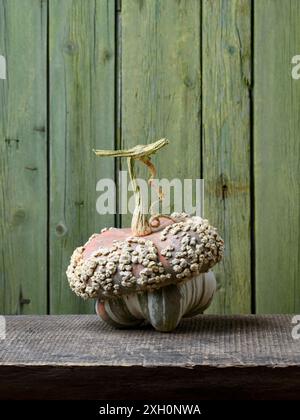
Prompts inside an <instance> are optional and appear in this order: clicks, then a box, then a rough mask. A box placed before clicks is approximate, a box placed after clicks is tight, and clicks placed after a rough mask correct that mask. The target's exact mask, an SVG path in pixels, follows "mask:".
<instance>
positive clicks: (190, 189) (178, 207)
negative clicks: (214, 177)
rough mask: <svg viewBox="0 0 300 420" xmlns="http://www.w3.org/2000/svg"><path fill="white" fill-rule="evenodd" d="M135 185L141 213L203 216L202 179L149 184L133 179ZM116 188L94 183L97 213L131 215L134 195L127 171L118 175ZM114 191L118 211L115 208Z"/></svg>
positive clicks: (110, 181) (107, 182)
mask: <svg viewBox="0 0 300 420" xmlns="http://www.w3.org/2000/svg"><path fill="white" fill-rule="evenodd" d="M136 182H137V184H138V187H139V191H140V194H141V197H142V203H143V206H142V213H144V214H148V213H149V210H150V211H151V213H152V214H158V213H163V214H169V213H172V212H178V213H181V212H185V213H188V214H190V215H196V216H202V217H203V214H204V211H203V206H204V180H203V179H183V180H181V179H179V178H173V179H171V180H169V179H166V178H163V179H152V180H151V183H149V182H147V181H146V180H144V179H140V178H137V179H136ZM118 185H119V188H118V189H117V186H116V183H115V181H114V180H113V179H110V178H104V179H100V180H99V181H98V182H97V185H96V190H97V191H98V192H99V193H100V194H99V196H98V198H97V201H96V210H97V212H98V213H99V214H101V215H103V214H116V213H117V212H118V213H119V214H128V213H130V214H132V213H133V212H134V209H135V196H134V195H133V194H131V193H132V191H133V189H132V185H131V184H130V183H129V182H128V173H127V171H120V172H119V182H118ZM117 191H118V208H117ZM130 194H131V195H130Z"/></svg>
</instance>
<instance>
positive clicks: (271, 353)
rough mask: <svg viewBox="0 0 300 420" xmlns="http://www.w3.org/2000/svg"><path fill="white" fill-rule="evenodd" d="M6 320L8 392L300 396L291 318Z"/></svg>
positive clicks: (1, 386) (299, 357) (24, 395)
mask: <svg viewBox="0 0 300 420" xmlns="http://www.w3.org/2000/svg"><path fill="white" fill-rule="evenodd" d="M6 326H7V328H6V339H5V340H3V341H2V342H1V347H0V375H1V381H0V398H1V399H2V398H3V399H5V398H10V399H12V398H21V399H30V398H46V399H49V398H50V399H51V398H56V399H57V398H58V399H63V398H71V399H84V398H88V399H97V400H99V399H100V400H101V399H151V398H154V399H159V400H163V399H166V398H169V399H174V398H175V399H198V400H199V399H200V400H201V399H215V398H216V396H217V398H218V399H226V398H230V399H243V398H246V399H252V398H258V399H263V398H270V399H276V398H299V389H300V347H299V343H298V341H299V340H298V341H297V340H294V339H293V338H292V327H293V325H292V323H291V316H287V315H265V316H254V315H244V316H216V315H204V316H199V317H197V318H194V319H186V320H184V321H182V322H181V323H180V325H179V327H178V328H177V329H176V330H175V331H173V332H171V333H158V332H156V331H154V330H153V329H152V328H150V327H149V326H145V327H143V328H142V329H141V328H139V329H136V330H134V329H131V330H116V329H114V328H112V327H110V326H108V325H106V324H104V323H103V322H102V321H100V319H99V318H97V317H96V316H94V315H81V316H40V317H34V316H26V317H24V316H23V317H20V316H19V317H6ZM24 378H26V380H25V381H24Z"/></svg>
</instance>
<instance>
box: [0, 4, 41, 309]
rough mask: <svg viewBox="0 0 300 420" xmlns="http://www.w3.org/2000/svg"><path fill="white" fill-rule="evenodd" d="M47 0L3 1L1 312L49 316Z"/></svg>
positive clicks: (0, 17)
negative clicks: (47, 311)
mask: <svg viewBox="0 0 300 420" xmlns="http://www.w3.org/2000/svg"><path fill="white" fill-rule="evenodd" d="M46 22H47V5H46V2H45V1H36V0H24V1H21V2H20V1H18V0H10V1H0V53H1V54H3V55H4V56H5V58H6V61H7V79H6V80H0V197H1V198H0V232H1V233H0V235H1V236H0V247H1V252H0V312H1V313H13V314H15V313H24V314H27V313H46V310H47V294H46V290H47V247H46V243H47V127H46V104H47V96H46V62H47V55H46V27H47V24H46Z"/></svg>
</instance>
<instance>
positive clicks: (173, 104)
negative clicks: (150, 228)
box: [121, 0, 201, 225]
mask: <svg viewBox="0 0 300 420" xmlns="http://www.w3.org/2000/svg"><path fill="white" fill-rule="evenodd" d="M200 15H201V2H200V1H198V0H186V1H173V0H164V1H159V0H143V1H142V0H141V1H137V0H126V1H122V121H121V122H122V146H123V147H129V146H133V145H136V144H144V143H150V142H152V141H154V140H157V139H159V138H161V137H167V138H168V139H169V140H170V142H171V144H170V145H169V146H167V147H166V148H165V149H163V150H162V151H160V152H159V154H158V155H157V156H155V157H154V158H153V163H154V164H155V165H156V167H157V169H158V173H157V176H158V178H160V179H162V178H167V179H169V180H172V179H173V178H179V179H183V178H191V179H195V178H200V151H201V145H200V123H201V100H200V98H201V80H200V73H201V72H200V68H201V62H200V47H201V33H200ZM138 173H139V174H140V175H141V174H143V175H145V171H140V172H138ZM170 210H171V211H172V208H171V209H170ZM130 218H131V217H128V216H123V217H122V223H123V225H129V224H130Z"/></svg>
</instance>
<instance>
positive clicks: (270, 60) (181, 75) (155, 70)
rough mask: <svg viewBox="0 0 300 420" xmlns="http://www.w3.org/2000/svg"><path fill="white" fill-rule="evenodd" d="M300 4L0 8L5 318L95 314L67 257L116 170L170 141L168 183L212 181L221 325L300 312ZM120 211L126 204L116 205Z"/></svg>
mask: <svg viewBox="0 0 300 420" xmlns="http://www.w3.org/2000/svg"><path fill="white" fill-rule="evenodd" d="M299 21H300V0H264V1H259V0H258V1H251V0H0V54H1V55H3V56H5V58H6V61H7V80H0V244H1V245H0V246H1V253H0V312H1V313H6V314H10V313H13V314H15V313H23V314H30V313H42V314H43V313H86V312H91V311H93V304H92V303H91V302H89V303H84V302H82V301H81V300H80V299H79V298H76V297H75V296H73V294H72V293H71V292H70V291H69V287H68V285H67V281H66V277H65V270H66V267H67V265H68V261H69V258H70V255H71V253H72V250H73V249H74V248H75V247H76V246H78V245H80V244H82V243H84V242H85V241H86V240H87V238H88V237H89V236H90V235H91V234H92V233H93V232H95V231H99V230H100V229H101V228H102V227H104V226H111V225H117V226H120V225H121V224H122V225H126V224H128V223H129V218H128V216H126V215H116V216H113V215H105V216H100V215H99V214H97V212H96V209H95V203H96V199H97V196H98V195H99V192H97V191H96V182H97V180H99V179H100V178H103V177H105V178H115V177H116V174H117V171H118V169H120V168H122V166H121V162H119V161H118V160H116V161H115V162H114V161H113V160H109V159H99V158H98V159H97V158H95V157H94V155H93V154H92V152H91V150H92V148H110V149H112V148H115V147H121V146H122V147H127V146H132V145H135V144H137V143H144V142H151V141H153V140H156V139H157V138H160V137H163V136H165V137H168V138H169V139H170V140H171V142H172V146H171V147H170V146H169V147H168V149H167V148H166V149H165V150H163V151H162V152H161V154H160V156H159V157H157V158H156V162H157V164H158V165H157V166H158V167H159V177H160V178H174V177H178V178H182V179H183V178H200V177H202V178H204V180H205V216H206V217H208V218H209V219H210V221H211V223H213V224H215V225H216V226H218V227H219V229H220V232H221V234H222V236H223V237H224V239H225V244H226V250H225V258H224V260H223V262H222V263H221V264H220V265H219V266H218V267H217V268H216V270H215V272H216V275H217V280H218V285H219V290H218V293H217V295H216V298H215V300H214V303H213V305H212V307H211V308H210V310H209V312H211V313H249V312H258V313H264V312H266V313H272V312H299V311H300V263H299V256H300V246H299V230H300V194H299V193H300V191H299V178H300V165H299V161H300V141H299V133H300V81H297V80H293V79H292V77H291V70H292V65H291V59H292V57H293V56H294V55H297V54H300V26H299V25H298V22H299ZM117 204H118V203H117Z"/></svg>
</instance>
